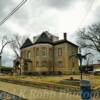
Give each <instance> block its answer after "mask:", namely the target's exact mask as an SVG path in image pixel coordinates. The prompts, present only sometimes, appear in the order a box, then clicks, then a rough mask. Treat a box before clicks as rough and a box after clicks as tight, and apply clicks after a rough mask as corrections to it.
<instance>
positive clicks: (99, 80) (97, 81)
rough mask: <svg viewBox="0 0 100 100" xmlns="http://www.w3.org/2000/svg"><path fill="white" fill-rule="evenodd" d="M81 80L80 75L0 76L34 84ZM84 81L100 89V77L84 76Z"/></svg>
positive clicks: (0, 76)
mask: <svg viewBox="0 0 100 100" xmlns="http://www.w3.org/2000/svg"><path fill="white" fill-rule="evenodd" d="M70 77H73V78H74V79H80V76H79V75H62V76H16V75H0V78H8V79H16V80H27V81H32V82H48V83H55V84H59V82H60V81H61V80H64V79H70ZM83 79H84V80H89V81H91V86H92V88H98V87H99V88H100V76H94V75H84V76H83Z"/></svg>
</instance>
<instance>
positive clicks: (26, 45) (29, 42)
mask: <svg viewBox="0 0 100 100" xmlns="http://www.w3.org/2000/svg"><path fill="white" fill-rule="evenodd" d="M31 45H32V42H31V40H30V39H26V41H25V42H24V44H23V45H22V46H21V48H20V49H22V48H26V47H29V46H31Z"/></svg>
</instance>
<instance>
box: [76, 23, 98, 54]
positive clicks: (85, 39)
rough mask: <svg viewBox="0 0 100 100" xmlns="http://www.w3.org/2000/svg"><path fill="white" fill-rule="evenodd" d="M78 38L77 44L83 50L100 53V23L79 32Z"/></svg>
mask: <svg viewBox="0 0 100 100" xmlns="http://www.w3.org/2000/svg"><path fill="white" fill-rule="evenodd" d="M77 36H78V38H77V42H78V44H79V45H80V47H81V48H89V49H94V50H96V51H98V52H100V23H98V24H94V25H91V26H89V27H87V28H83V29H81V30H79V31H78V32H77Z"/></svg>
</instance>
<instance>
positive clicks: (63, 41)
mask: <svg viewBox="0 0 100 100" xmlns="http://www.w3.org/2000/svg"><path fill="white" fill-rule="evenodd" d="M61 43H69V44H71V45H73V46H76V47H78V46H77V45H76V44H74V43H72V42H70V41H68V40H58V41H55V42H54V43H53V44H54V45H57V44H61Z"/></svg>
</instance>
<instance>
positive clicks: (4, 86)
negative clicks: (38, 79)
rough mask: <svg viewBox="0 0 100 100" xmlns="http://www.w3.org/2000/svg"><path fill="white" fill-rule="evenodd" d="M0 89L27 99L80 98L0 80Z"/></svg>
mask: <svg viewBox="0 0 100 100" xmlns="http://www.w3.org/2000/svg"><path fill="white" fill-rule="evenodd" d="M0 90H3V91H7V92H9V93H11V94H14V95H18V96H20V97H23V98H26V99H28V100H81V99H80V97H79V96H78V95H76V96H75V95H70V94H67V93H61V92H55V91H51V90H45V89H38V88H33V87H28V86H22V85H16V84H12V83H6V82H0ZM92 100H99V99H92Z"/></svg>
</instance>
